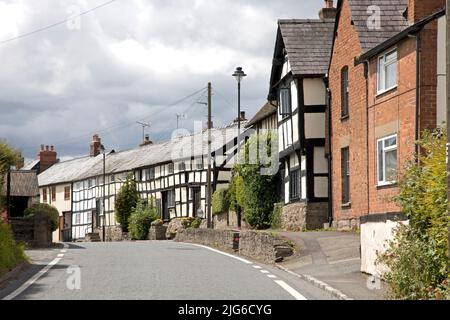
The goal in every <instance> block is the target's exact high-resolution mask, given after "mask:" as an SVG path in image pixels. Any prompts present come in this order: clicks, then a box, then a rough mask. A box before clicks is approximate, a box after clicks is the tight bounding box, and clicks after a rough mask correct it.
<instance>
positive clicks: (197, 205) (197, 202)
mask: <svg viewBox="0 0 450 320" xmlns="http://www.w3.org/2000/svg"><path fill="white" fill-rule="evenodd" d="M192 192H193V195H194V199H193V200H194V217H197V213H198V210H200V209H201V208H202V192H201V189H200V188H194V189H193V190H192Z"/></svg>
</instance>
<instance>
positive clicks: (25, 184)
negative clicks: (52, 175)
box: [3, 170, 39, 197]
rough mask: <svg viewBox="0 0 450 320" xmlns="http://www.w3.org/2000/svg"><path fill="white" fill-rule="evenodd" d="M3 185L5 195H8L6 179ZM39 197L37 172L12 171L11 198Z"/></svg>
mask: <svg viewBox="0 0 450 320" xmlns="http://www.w3.org/2000/svg"><path fill="white" fill-rule="evenodd" d="M4 180H5V181H4V184H3V193H4V194H6V177H5V179H4ZM38 195H39V185H38V179H37V175H36V171H28V170H18V171H11V196H12V197H36V196H38Z"/></svg>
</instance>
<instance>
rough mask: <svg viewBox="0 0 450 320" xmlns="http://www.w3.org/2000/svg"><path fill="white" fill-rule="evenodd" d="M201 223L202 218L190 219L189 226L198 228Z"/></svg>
mask: <svg viewBox="0 0 450 320" xmlns="http://www.w3.org/2000/svg"><path fill="white" fill-rule="evenodd" d="M201 224H202V219H200V218H196V219H195V220H194V221H192V223H191V225H190V227H189V228H191V229H198V228H200V225H201Z"/></svg>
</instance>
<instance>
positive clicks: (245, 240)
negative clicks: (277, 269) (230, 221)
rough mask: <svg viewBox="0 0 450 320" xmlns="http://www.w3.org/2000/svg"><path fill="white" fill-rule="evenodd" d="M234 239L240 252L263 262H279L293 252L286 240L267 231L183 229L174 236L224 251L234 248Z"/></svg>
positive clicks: (181, 240) (178, 240) (179, 239)
mask: <svg viewBox="0 0 450 320" xmlns="http://www.w3.org/2000/svg"><path fill="white" fill-rule="evenodd" d="M237 235H239V238H238V239H236V238H237V237H236V236H237ZM235 240H239V244H238V246H239V253H240V254H242V255H243V256H247V257H249V258H252V259H256V260H260V261H262V262H265V263H274V262H279V261H281V260H283V258H285V257H288V256H290V255H292V254H293V249H292V247H290V246H289V244H288V242H287V241H286V240H284V239H283V238H281V237H278V236H277V235H274V234H271V233H269V232H259V231H241V232H239V231H234V230H217V229H185V230H180V231H179V232H178V234H177V236H176V238H175V241H177V242H188V243H198V244H203V245H207V246H211V247H215V248H219V249H223V250H225V251H232V250H235V248H236V247H235V246H236V245H237V243H236V242H235Z"/></svg>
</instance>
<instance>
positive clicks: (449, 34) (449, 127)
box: [445, 0, 450, 258]
mask: <svg viewBox="0 0 450 320" xmlns="http://www.w3.org/2000/svg"><path fill="white" fill-rule="evenodd" d="M449 9H450V0H447V12H446V20H447V21H446V26H445V29H446V31H447V41H446V42H447V55H446V56H447V57H446V59H447V174H448V173H450V89H449V86H450V13H449V11H448V10H449ZM447 199H449V200H450V175H448V176H447ZM447 202H448V201H447ZM447 210H448V215H449V217H450V207H449V208H448V209H447ZM448 257H449V258H450V226H449V227H448Z"/></svg>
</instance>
